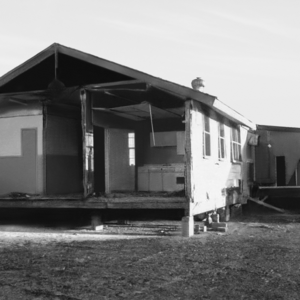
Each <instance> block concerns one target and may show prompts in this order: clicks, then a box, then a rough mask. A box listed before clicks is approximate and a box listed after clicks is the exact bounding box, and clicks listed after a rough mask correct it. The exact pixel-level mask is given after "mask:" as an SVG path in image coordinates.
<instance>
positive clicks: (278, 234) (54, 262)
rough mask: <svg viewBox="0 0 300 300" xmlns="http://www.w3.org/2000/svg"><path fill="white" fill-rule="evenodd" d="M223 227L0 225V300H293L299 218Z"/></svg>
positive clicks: (299, 285) (267, 215) (262, 218)
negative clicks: (189, 231) (186, 234)
mask: <svg viewBox="0 0 300 300" xmlns="http://www.w3.org/2000/svg"><path fill="white" fill-rule="evenodd" d="M196 224H200V225H201V224H202V223H201V222H197V223H196ZM228 228H229V230H228V232H226V233H221V232H212V231H209V232H206V233H203V232H201V233H200V234H197V235H195V236H193V237H192V238H183V237H181V224H180V222H179V221H159V220H155V221H148V222H146V221H142V222H141V221H133V222H131V223H130V226H128V225H117V224H114V226H107V227H105V228H104V230H103V231H101V232H92V231H90V230H88V229H86V228H76V229H71V230H70V229H68V230H66V229H63V228H58V229H57V228H39V227H37V226H34V227H30V226H29V225H27V226H16V225H13V224H6V225H5V226H4V225H1V226H0V252H1V256H0V257H1V259H0V300H4V299H13V300H18V299H25V300H26V299H30V300H32V299H34V300H46V299H55V300H59V299H60V300H67V299H69V300H78V299H95V300H96V299H97V300H99V299H143V300H147V299H255V300H257V299H285V300H286V299H300V268H299V266H300V253H299V252H300V237H299V232H300V214H295V213H293V214H280V213H276V212H274V213H273V212H270V211H265V212H264V213H259V212H255V213H253V212H252V213H248V214H247V215H244V216H243V217H240V218H239V219H236V220H232V221H230V222H228Z"/></svg>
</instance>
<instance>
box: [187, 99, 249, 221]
mask: <svg viewBox="0 0 300 300" xmlns="http://www.w3.org/2000/svg"><path fill="white" fill-rule="evenodd" d="M191 103H192V105H191V107H192V110H191V111H190V119H189V128H188V130H187V134H188V135H189V138H190V145H189V148H188V152H189V155H190V158H189V163H188V167H189V174H190V178H189V180H188V182H189V184H190V187H189V189H190V190H189V193H190V196H191V198H192V203H191V211H190V213H191V214H193V215H194V214H198V213H201V212H206V211H209V210H214V209H216V208H219V207H223V206H225V205H226V198H225V193H224V188H230V187H239V185H240V182H245V187H243V188H245V190H244V191H243V192H245V193H248V189H247V188H246V185H247V181H248V178H247V172H246V171H245V169H246V168H247V159H248V158H247V156H246V152H247V151H246V150H247V130H246V129H244V128H241V144H242V149H243V152H242V153H243V155H242V156H243V161H242V162H237V163H233V162H232V160H231V140H230V131H231V129H230V128H231V126H233V125H234V124H231V123H230V122H229V121H228V120H226V119H224V118H223V117H218V115H216V114H215V113H209V112H208V111H207V110H205V109H203V107H202V106H201V105H200V104H199V103H198V102H195V101H193V102H191ZM204 115H209V117H210V139H211V156H209V157H204V156H203V116H204ZM219 122H222V123H223V124H224V125H225V126H224V127H225V128H224V129H225V149H226V156H225V159H222V160H220V159H219V157H218V136H219V134H218V123H219Z"/></svg>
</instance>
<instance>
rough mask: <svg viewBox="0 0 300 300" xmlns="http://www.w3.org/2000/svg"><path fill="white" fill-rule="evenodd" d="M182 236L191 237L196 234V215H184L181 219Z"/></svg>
mask: <svg viewBox="0 0 300 300" xmlns="http://www.w3.org/2000/svg"><path fill="white" fill-rule="evenodd" d="M181 226H182V236H184V237H190V236H192V235H194V217H190V216H187V217H183V218H182V220H181Z"/></svg>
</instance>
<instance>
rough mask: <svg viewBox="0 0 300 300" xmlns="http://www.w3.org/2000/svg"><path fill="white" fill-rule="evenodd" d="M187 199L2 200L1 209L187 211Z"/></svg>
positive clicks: (0, 202)
mask: <svg viewBox="0 0 300 300" xmlns="http://www.w3.org/2000/svg"><path fill="white" fill-rule="evenodd" d="M186 205H187V202H186V199H185V198H179V199H174V198H173V199H168V200H166V198H164V199H163V200H162V199H161V198H157V199H148V198H147V197H144V198H142V199H141V198H138V199H133V198H129V199H128V198H123V199H117V201H116V199H105V200H104V201H103V200H102V201H101V200H98V201H97V200H96V199H92V200H90V199H89V200H18V199H10V200H7V199H6V200H3V199H2V200H0V208H58V209H59V208H82V209H94V208H95V209H185V208H186Z"/></svg>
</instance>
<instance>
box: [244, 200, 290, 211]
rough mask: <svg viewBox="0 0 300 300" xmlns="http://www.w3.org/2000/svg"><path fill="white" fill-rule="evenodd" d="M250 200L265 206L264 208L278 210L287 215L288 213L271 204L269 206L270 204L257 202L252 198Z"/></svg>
mask: <svg viewBox="0 0 300 300" xmlns="http://www.w3.org/2000/svg"><path fill="white" fill-rule="evenodd" d="M248 200H251V201H253V202H255V203H257V204H259V205H263V206H266V207H268V208H271V209H274V210H277V211H279V212H281V213H286V211H285V210H284V209H281V208H278V207H275V206H273V205H271V204H268V203H265V202H264V201H260V200H257V199H254V198H251V197H248Z"/></svg>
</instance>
